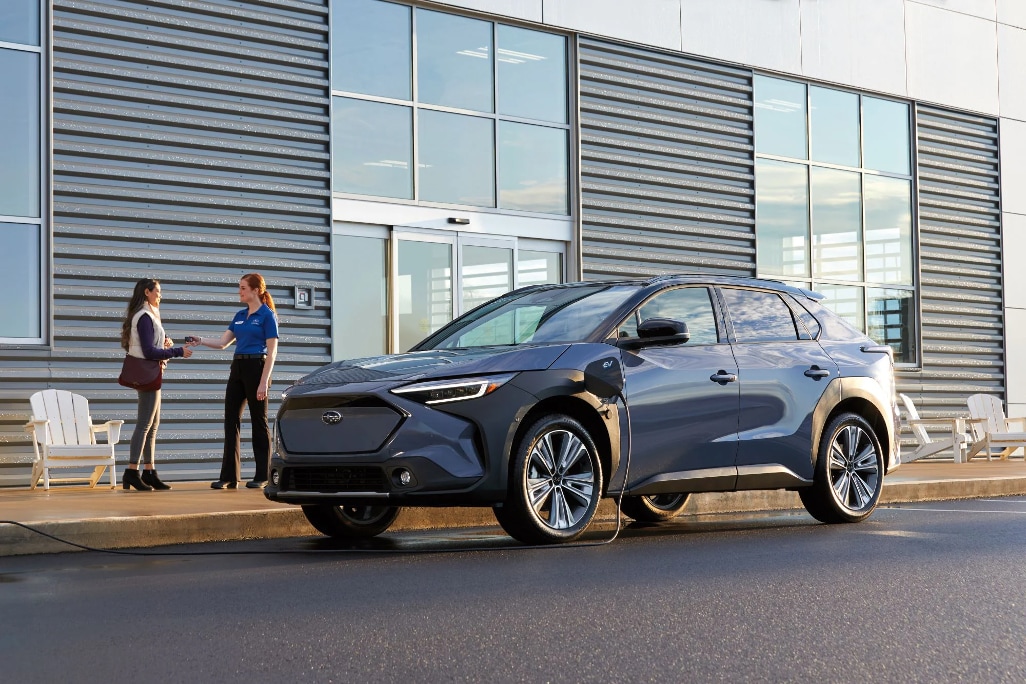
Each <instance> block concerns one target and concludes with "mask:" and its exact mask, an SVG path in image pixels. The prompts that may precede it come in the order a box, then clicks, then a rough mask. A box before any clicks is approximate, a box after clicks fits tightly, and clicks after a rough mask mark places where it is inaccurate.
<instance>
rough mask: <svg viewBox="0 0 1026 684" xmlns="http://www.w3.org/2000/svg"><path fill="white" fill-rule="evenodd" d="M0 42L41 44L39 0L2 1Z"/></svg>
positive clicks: (0, 7)
mask: <svg viewBox="0 0 1026 684" xmlns="http://www.w3.org/2000/svg"><path fill="white" fill-rule="evenodd" d="M0 43H21V44H22V45H35V46H38V45H39V0H3V2H0ZM0 92H4V91H2V90H0Z"/></svg>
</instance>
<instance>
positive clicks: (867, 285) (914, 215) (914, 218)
mask: <svg viewBox="0 0 1026 684" xmlns="http://www.w3.org/2000/svg"><path fill="white" fill-rule="evenodd" d="M754 75H755V76H763V77H766V78H773V79H776V80H782V81H788V82H791V83H798V84H800V85H801V86H802V87H803V88H804V93H805V157H806V158H805V159H796V158H792V157H785V156H782V155H777V154H766V153H762V152H758V151H757V150H756V151H755V152H754V159H755V162H756V163H758V160H760V159H767V160H771V161H777V162H785V163H791V164H801V165H803V166H804V167H805V183H806V188H807V190H808V199H807V203H806V206H805V212H806V221H807V225H808V229H807V230H808V233H807V235H806V239H807V244H808V248H807V250H806V258H807V266H808V274H809V275H808V277H807V278H805V277H794V276H781V275H776V274H763V273H762V272H761V271H759V264H758V262H756V275H757V276H758V277H763V278H767V279H771V280H785V281H787V282H791V283H800V284H802V285H803V286H807V287H809V289H811V290H812V291H816V289H817V286H818V285H820V284H822V285H829V286H832V287H855V288H859V290H860V292H861V304H862V330H863V331H864V332H866V333H867V334H868V330H869V317H870V311H869V295H868V291H869V290H870V289H878V290H902V291H908V292H911V293H912V297H913V302H914V312H913V316H914V319H913V320H912V321H910V322H909V323H910V336H909V343H910V344H911V345H912V347H913V349H912V358H911V360H909V361H897V360H896V361H895V362H894V365H895V367H898V368H903V369H915V368H921V367H922V342H921V319H922V306H921V301H920V292H919V285H918V284H919V282H920V267H919V239H918V238H919V231H918V229H917V226H918V212H917V208H918V198H919V186H918V184H917V183H916V172H917V158H916V157H917V145H918V137H917V134H916V127H915V103H914V102H909V101H905V100H900V99H897V98H894V97H889V96H884V95H879V94H871V93H865V92H861V91H858V90H854V89H850V88H843V87H838V86H836V85H833V84H823V83H817V82H814V81H799V80H796V79H792V78H783V77H781V76H779V75H777V74H769V73H763V72H758V71H757V72H755V73H754ZM813 86H815V87H819V88H825V89H829V90H838V91H841V92H848V93H852V94H854V95H856V96H857V97H858V107H859V111H858V123H859V164H865V161H866V160H865V140H864V135H865V127H864V116H863V102H864V100H865V98H867V97H871V98H875V99H879V100H887V101H889V102H896V103H900V104H903V105H905V106H906V111H907V116H906V125H907V128H906V131H907V133H908V142H909V144H908V155H909V159H908V161H909V173H908V174H907V175H906V174H899V173H895V172H893V171H881V170H877V169H869V168H866V167H864V166H860V167H851V166H845V165H842V164H835V163H830V162H820V161H815V160H813V159H812V135H813V130H812V87H813ZM814 167H817V168H825V169H832V170H837V171H848V172H854V173H858V174H859V193H860V195H859V200H860V214H861V225H860V227H859V228H860V232H861V247H862V258H861V263H860V270H861V279H860V280H841V279H837V278H817V277H816V274H815V269H814V265H813V252H814V251H815V250H814V244H813V236H814V229H813V225H812V205H813V198H812V169H813V168H814ZM866 176H880V177H885V178H894V179H898V180H904V181H908V183H909V217H910V220H911V231H910V233H911V234H910V236H909V238H910V243H909V246H910V250H911V253H910V254H909V258H910V259H911V260H912V264H911V266H912V268H911V272H912V283H911V284H908V285H906V284H896V283H883V282H877V281H867V280H865V277H866V249H865V245H866V241H865V229H866V201H865V197H866V193H865V188H866V183H865V179H866ZM756 196H757V197H758V189H756ZM756 202H758V199H756ZM756 240H758V225H756Z"/></svg>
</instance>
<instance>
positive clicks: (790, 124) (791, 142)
mask: <svg viewBox="0 0 1026 684" xmlns="http://www.w3.org/2000/svg"><path fill="white" fill-rule="evenodd" d="M755 110H756V115H755V149H756V151H757V152H759V153H761V154H777V155H780V156H782V157H794V158H796V159H806V158H807V157H806V154H805V150H806V138H805V120H806V115H805V85H804V84H802V83H795V82H793V81H783V80H781V79H779V78H769V77H767V76H756V77H755Z"/></svg>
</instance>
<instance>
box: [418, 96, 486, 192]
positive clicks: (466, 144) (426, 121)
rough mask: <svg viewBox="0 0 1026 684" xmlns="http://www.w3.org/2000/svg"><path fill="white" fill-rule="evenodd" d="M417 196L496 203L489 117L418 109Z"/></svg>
mask: <svg viewBox="0 0 1026 684" xmlns="http://www.w3.org/2000/svg"><path fill="white" fill-rule="evenodd" d="M418 116H419V121H418V136H419V140H420V158H419V161H418V163H419V165H420V169H419V171H420V173H419V178H420V199H422V200H425V201H428V202H444V203H447V204H469V205H472V206H478V207H494V206H495V186H494V184H493V179H494V178H495V170H494V169H495V159H494V153H493V150H494V149H495V141H494V140H495V136H494V133H493V130H492V120H491V119H484V118H480V117H476V116H463V115H461V114H449V113H447V112H436V111H433V110H429V109H422V110H420V112H419V114H418Z"/></svg>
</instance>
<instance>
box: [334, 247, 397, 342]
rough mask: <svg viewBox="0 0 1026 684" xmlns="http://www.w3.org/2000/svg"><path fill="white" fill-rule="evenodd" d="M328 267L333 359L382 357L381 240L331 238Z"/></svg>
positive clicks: (384, 298) (384, 315)
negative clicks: (330, 281) (329, 273)
mask: <svg viewBox="0 0 1026 684" xmlns="http://www.w3.org/2000/svg"><path fill="white" fill-rule="evenodd" d="M331 264H332V273H333V279H332V284H331V289H332V293H333V297H332V303H331V323H332V339H333V342H334V345H333V349H334V358H335V359H336V360H337V359H355V358H360V357H364V356H376V355H378V354H384V353H385V352H386V351H388V339H387V335H388V296H387V292H386V288H385V284H386V282H387V280H386V268H387V265H386V264H387V260H386V242H385V240H384V239H382V238H370V237H356V236H350V235H335V236H333V238H332V243H331Z"/></svg>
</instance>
